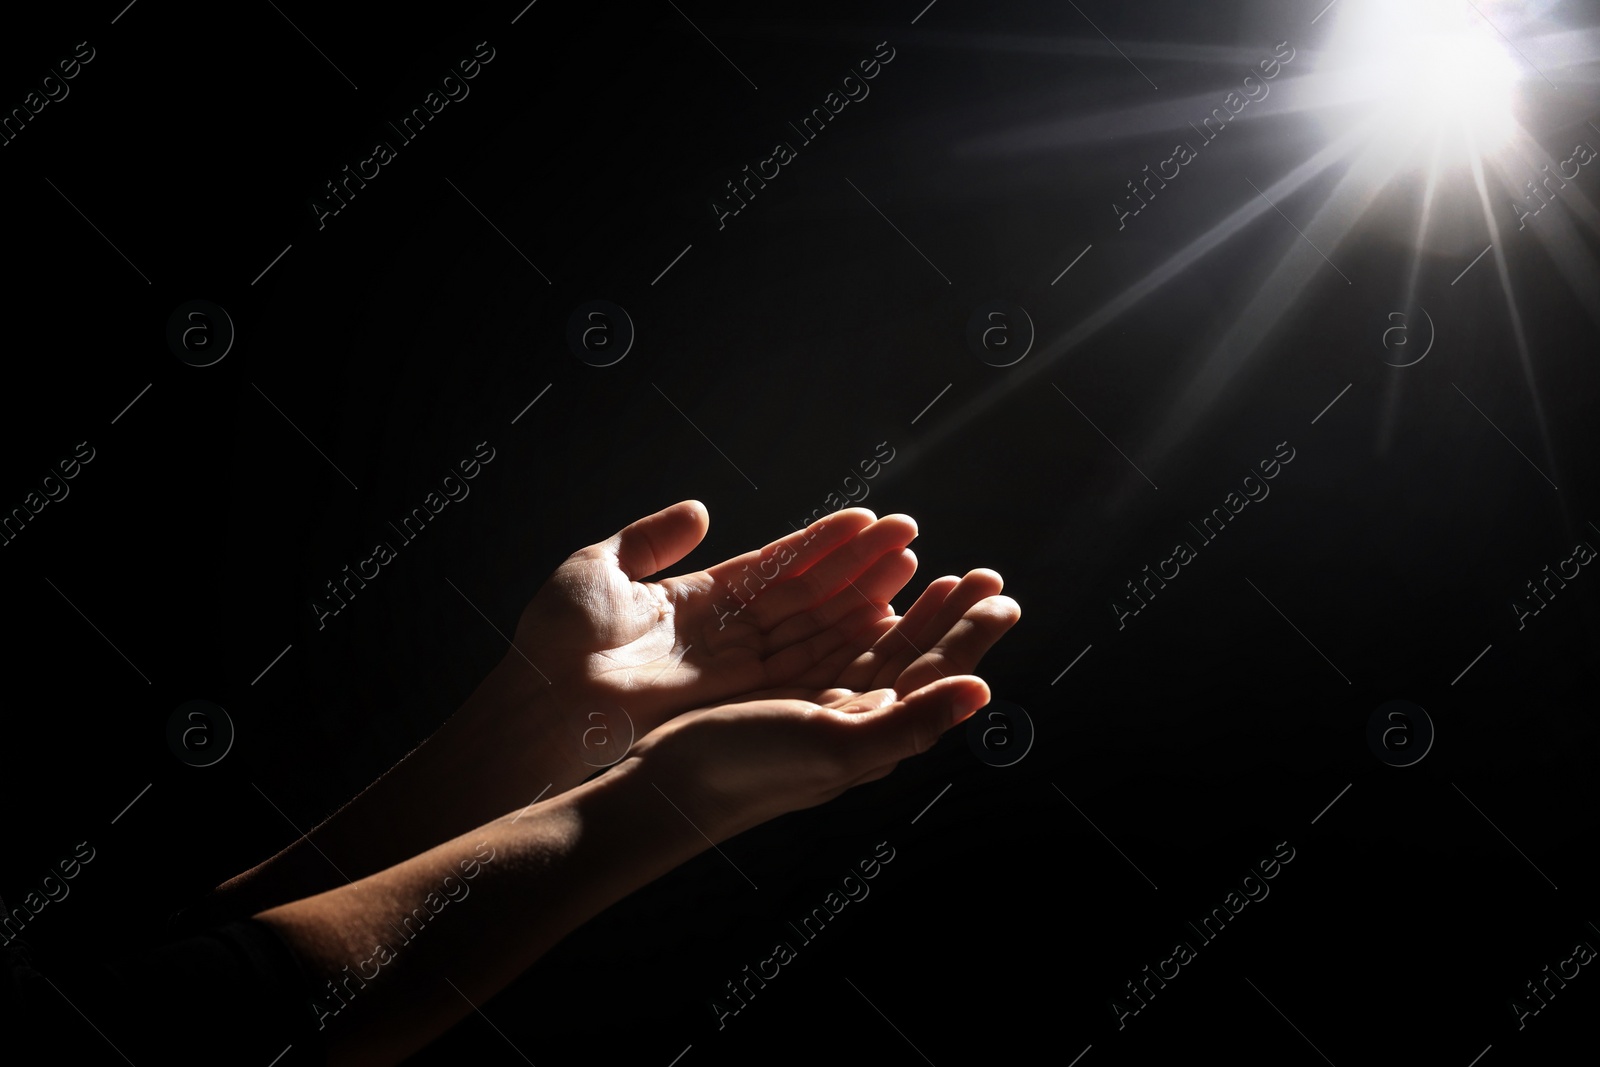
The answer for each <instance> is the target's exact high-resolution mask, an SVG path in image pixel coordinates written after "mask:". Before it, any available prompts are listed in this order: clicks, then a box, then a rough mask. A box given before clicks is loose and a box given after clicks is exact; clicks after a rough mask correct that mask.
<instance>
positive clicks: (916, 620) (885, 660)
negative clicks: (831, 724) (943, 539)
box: [839, 574, 961, 689]
mask: <svg viewBox="0 0 1600 1067" xmlns="http://www.w3.org/2000/svg"><path fill="white" fill-rule="evenodd" d="M960 583H961V579H959V578H957V577H956V576H955V575H950V574H947V575H945V576H944V577H943V578H935V579H934V580H933V581H931V582H929V583H928V588H926V589H924V590H923V591H922V595H921V596H919V597H917V602H916V603H915V604H912V605H911V610H909V611H907V612H906V614H905V617H904V618H902V619H896V620H895V623H894V625H893V626H892V627H887V628H885V629H884V630H883V631H882V632H881V633H878V634H877V635H876V637H875V639H874V641H873V643H872V644H871V645H869V646H868V647H867V648H866V649H864V650H862V651H860V652H859V653H858V654H857V655H856V656H855V657H854V658H853V659H852V660H851V661H850V662H848V663H846V664H845V665H844V666H843V669H842V670H841V671H840V674H839V684H840V685H842V686H846V687H848V688H851V689H865V688H867V687H869V686H872V685H874V684H879V682H880V679H881V684H884V685H887V684H889V683H890V682H891V681H892V680H893V679H894V678H895V677H896V676H898V675H899V673H900V671H901V670H904V669H905V665H904V664H902V665H901V666H900V667H899V668H898V669H894V670H890V669H888V668H890V666H891V665H892V664H894V663H895V661H896V660H898V659H899V658H900V657H901V654H902V653H903V652H905V650H906V649H908V648H911V649H912V655H913V656H915V655H918V654H920V653H918V652H917V651H916V649H914V648H913V646H911V644H910V643H909V642H908V640H907V639H906V636H905V635H906V633H908V632H911V631H920V630H921V629H922V628H923V626H924V624H925V623H926V622H927V621H928V620H929V619H931V618H932V617H933V616H934V615H935V614H936V613H937V612H938V610H939V606H940V605H941V604H943V603H944V602H945V599H946V598H947V597H948V596H949V595H950V593H951V591H952V590H954V589H955V588H956V586H957V585H959V584H960Z"/></svg>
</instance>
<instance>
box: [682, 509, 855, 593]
mask: <svg viewBox="0 0 1600 1067" xmlns="http://www.w3.org/2000/svg"><path fill="white" fill-rule="evenodd" d="M876 521H878V516H877V515H876V514H874V513H873V512H872V511H871V510H870V509H868V508H846V509H845V510H843V511H835V512H834V513H833V514H831V515H824V516H823V517H822V518H820V519H818V520H817V521H816V522H814V523H812V524H811V525H809V526H807V527H806V528H805V529H804V530H796V531H795V532H794V533H791V534H786V535H784V536H783V537H780V538H778V539H777V540H776V541H774V542H772V543H771V544H769V545H767V546H765V547H764V548H757V549H752V550H751V551H749V552H745V553H743V554H741V555H737V556H734V557H733V558H731V559H725V560H723V561H722V562H721V563H718V564H716V565H715V566H713V567H710V568H707V571H706V573H707V574H709V575H711V580H712V581H713V582H715V583H716V586H717V589H718V591H719V592H721V591H723V590H726V589H728V587H729V586H733V587H734V588H735V589H741V587H743V588H742V594H743V595H742V599H745V600H748V599H749V598H750V596H751V595H753V593H754V592H756V591H757V590H759V589H760V588H761V587H762V586H764V585H767V584H770V583H772V582H774V581H777V580H778V579H779V578H780V577H784V576H788V575H795V574H803V573H805V571H806V570H808V569H810V568H811V567H814V566H816V564H817V561H818V560H820V559H823V558H824V557H826V556H827V555H828V554H829V553H830V552H833V551H834V550H835V549H837V548H839V547H840V546H841V545H844V544H847V543H849V541H850V539H851V538H853V537H855V535H856V534H858V533H860V532H861V531H862V530H864V529H866V528H867V527H868V526H871V525H872V524H873V523H874V522H876Z"/></svg>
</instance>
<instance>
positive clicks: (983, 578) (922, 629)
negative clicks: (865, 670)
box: [862, 567, 1005, 691]
mask: <svg viewBox="0 0 1600 1067" xmlns="http://www.w3.org/2000/svg"><path fill="white" fill-rule="evenodd" d="M1004 586H1005V582H1004V581H1003V580H1002V579H1001V577H1000V575H999V574H997V573H996V572H994V571H992V570H989V569H988V568H984V567H980V568H978V569H977V570H971V571H968V572H967V573H966V574H965V575H963V576H962V578H961V581H960V583H959V584H958V585H957V586H956V587H955V588H954V589H953V590H951V591H950V595H949V596H947V597H945V598H944V600H943V601H942V602H941V603H940V604H939V607H938V609H937V610H936V611H933V612H930V613H929V614H927V615H925V616H924V617H923V618H922V619H921V620H920V622H919V623H918V625H917V626H916V627H915V628H911V627H906V628H902V629H901V631H900V635H901V639H900V640H899V641H898V643H894V642H892V639H891V642H890V643H888V646H887V647H886V648H885V651H886V652H887V653H888V655H887V657H886V658H885V659H884V660H883V661H882V662H881V663H879V664H878V673H877V674H876V675H875V676H874V677H873V678H871V679H867V680H864V681H863V683H862V684H863V685H864V686H865V685H892V684H893V683H894V679H896V678H898V677H899V676H900V674H901V673H902V672H903V671H904V670H905V669H906V668H907V667H909V666H911V664H912V663H914V662H915V661H916V660H918V659H920V658H921V657H922V656H923V655H925V654H926V653H927V652H928V650H929V649H930V648H932V647H933V645H934V644H936V643H937V642H939V641H940V640H942V639H943V638H944V636H945V634H947V633H949V632H950V628H951V627H952V626H954V625H955V624H956V623H957V622H959V621H961V619H962V618H963V617H964V616H965V615H966V613H967V612H968V610H970V609H971V608H972V607H973V606H974V605H975V604H977V603H979V602H980V601H982V600H983V599H984V598H985V597H990V596H994V595H996V594H998V593H999V592H1000V590H1001V589H1002V588H1004ZM953 673H956V674H960V673H962V672H960V671H956V672H953ZM908 691H909V690H908Z"/></svg>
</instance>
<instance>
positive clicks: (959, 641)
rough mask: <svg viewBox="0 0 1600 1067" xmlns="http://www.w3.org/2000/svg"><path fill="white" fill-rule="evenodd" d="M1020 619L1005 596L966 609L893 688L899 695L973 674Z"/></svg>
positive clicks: (1019, 610)
mask: <svg viewBox="0 0 1600 1067" xmlns="http://www.w3.org/2000/svg"><path fill="white" fill-rule="evenodd" d="M1020 618H1022V607H1021V605H1019V604H1018V603H1017V602H1016V601H1015V600H1012V599H1011V598H1010V597H1008V596H991V597H985V598H984V599H983V600H981V601H979V602H978V603H977V604H974V605H973V606H972V607H971V608H968V609H967V613H966V614H965V615H963V616H962V617H961V618H960V619H959V620H957V622H956V624H955V625H954V626H952V627H950V629H949V630H948V631H947V632H946V633H945V635H944V637H942V638H940V639H939V640H938V641H937V642H935V643H934V645H933V647H932V648H930V649H928V651H927V652H926V653H924V654H923V655H921V656H918V657H917V658H916V660H914V661H913V662H912V663H911V664H910V665H909V666H907V667H906V669H905V670H904V671H902V672H901V673H900V675H899V676H898V677H897V678H895V679H894V681H893V683H892V684H893V685H894V687H895V688H896V689H898V690H899V691H900V692H902V693H910V692H913V691H915V690H919V689H921V688H923V687H924V686H927V685H928V684H929V683H931V682H934V681H935V680H937V679H939V678H943V677H945V676H947V675H962V674H967V673H970V672H971V671H974V670H976V669H977V667H978V662H979V661H980V660H982V659H983V657H984V654H985V653H987V652H988V651H989V649H990V648H992V647H993V646H994V643H995V642H996V641H998V640H1000V638H1002V637H1004V636H1005V633H1006V631H1007V630H1009V629H1011V627H1013V626H1015V625H1016V624H1017V620H1018V619H1020Z"/></svg>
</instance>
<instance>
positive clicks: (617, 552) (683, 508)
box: [599, 500, 711, 581]
mask: <svg viewBox="0 0 1600 1067" xmlns="http://www.w3.org/2000/svg"><path fill="white" fill-rule="evenodd" d="M710 527H711V515H710V514H709V513H708V512H707V511H706V506H705V505H704V504H702V503H700V501H698V500H683V501H679V502H678V503H676V504H674V505H672V506H671V507H669V508H662V509H661V510H660V511H658V512H656V513H655V514H654V515H646V516H645V517H644V518H642V519H637V520H635V521H634V522H630V523H629V524H628V525H626V526H624V527H623V528H622V529H621V530H618V531H617V532H616V533H614V534H612V535H611V537H609V538H608V539H607V540H605V541H603V542H601V544H600V546H599V547H600V548H602V549H603V550H605V551H606V552H609V553H610V554H611V555H613V556H614V557H616V561H617V566H618V567H619V568H620V569H621V571H622V573H623V574H626V575H627V576H628V578H629V579H630V580H632V581H638V580H639V579H641V578H646V577H649V576H650V575H652V574H655V573H656V572H658V571H661V570H664V569H665V568H667V567H670V566H672V565H673V564H674V563H676V562H678V561H679V560H680V559H682V558H683V557H684V556H687V555H688V554H689V553H690V552H692V551H694V547H695V546H696V545H698V544H699V543H700V542H701V541H702V540H704V539H705V536H706V531H707V530H708V529H710Z"/></svg>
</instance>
